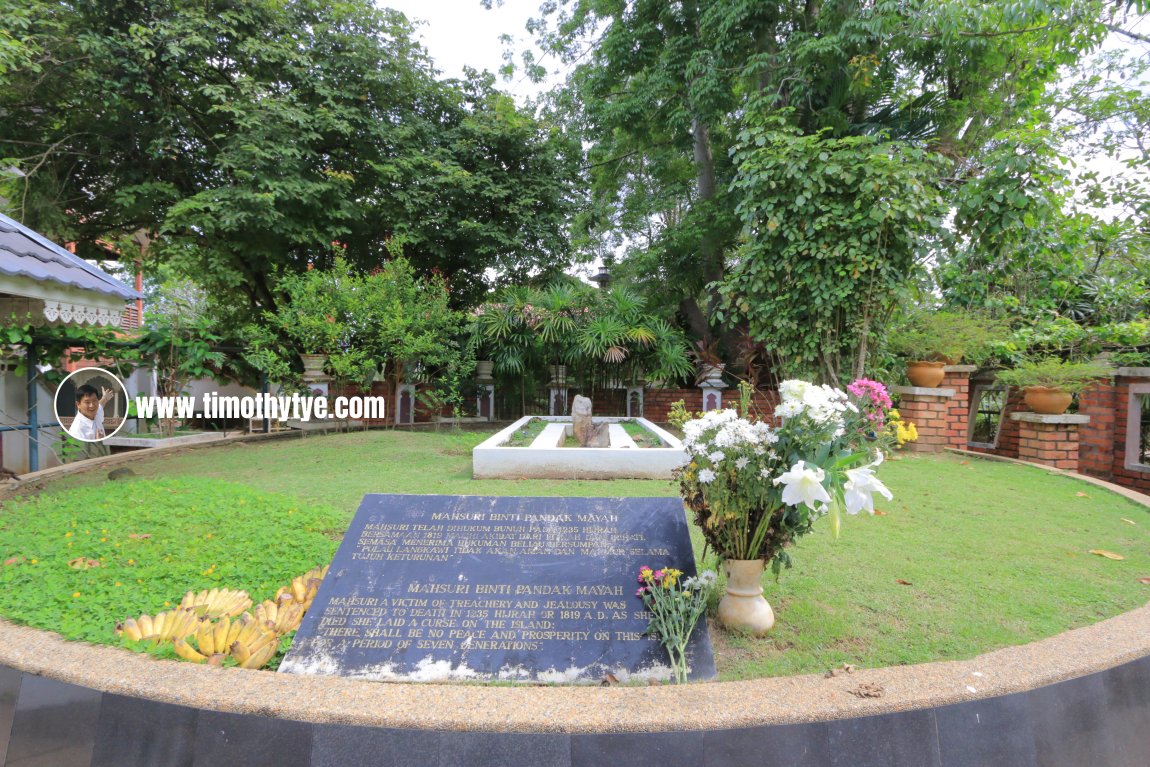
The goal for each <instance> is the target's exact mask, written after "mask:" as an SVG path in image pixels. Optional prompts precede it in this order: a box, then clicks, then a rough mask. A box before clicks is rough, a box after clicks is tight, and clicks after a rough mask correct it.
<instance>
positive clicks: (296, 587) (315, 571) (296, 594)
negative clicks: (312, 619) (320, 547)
mask: <svg viewBox="0 0 1150 767" xmlns="http://www.w3.org/2000/svg"><path fill="white" fill-rule="evenodd" d="M327 571H328V566H327V565H324V566H323V567H313V568H312V569H311V570H308V571H307V572H306V573H304V574H303V575H297V576H296V577H294V578H292V581H291V583H289V584H288V585H287V586H281V587H280V589H279V591H277V592H276V595H275V602H276V603H280V600H281V599H282V598H283V597H285V596H290V597H291V598H292V600H293V601H295V602H298V603H299V604H301V605H303V609H304V610H305V611H306V610H307V609H308V608H309V607H311V603H312V601H313V600H314V599H315V594H316V592H317V591H318V590H319V584H320V583H321V582H322V581H323V579H324V577H325V576H326V575H327Z"/></svg>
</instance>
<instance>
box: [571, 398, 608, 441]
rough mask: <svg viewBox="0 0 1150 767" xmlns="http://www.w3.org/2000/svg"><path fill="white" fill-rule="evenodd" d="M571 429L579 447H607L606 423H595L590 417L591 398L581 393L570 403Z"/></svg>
mask: <svg viewBox="0 0 1150 767" xmlns="http://www.w3.org/2000/svg"><path fill="white" fill-rule="evenodd" d="M571 431H572V433H574V435H575V439H576V440H578V442H579V446H580V447H609V446H610V444H611V436H610V432H609V431H608V427H607V424H605V423H600V424H596V423H595V421H594V420H593V419H592V418H591V400H589V399H588V398H587V397H584V396H583V395H581V394H577V395H575V400H574V402H572V403H571Z"/></svg>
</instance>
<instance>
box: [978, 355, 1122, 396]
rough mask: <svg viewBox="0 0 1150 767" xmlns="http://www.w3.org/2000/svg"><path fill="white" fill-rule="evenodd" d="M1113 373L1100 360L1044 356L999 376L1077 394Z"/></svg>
mask: <svg viewBox="0 0 1150 767" xmlns="http://www.w3.org/2000/svg"><path fill="white" fill-rule="evenodd" d="M1110 375H1111V370H1110V368H1109V367H1108V366H1107V365H1103V364H1100V363H1097V362H1067V361H1066V360H1063V359H1060V358H1058V357H1042V358H1039V359H1036V360H1028V361H1026V362H1023V363H1021V364H1019V365H1016V366H1015V367H1013V368H1011V369H1010V370H1002V371H1000V372H999V373H998V376H997V380H998V382H999V383H1003V384H1006V385H1007V386H1014V387H1017V388H1023V387H1026V386H1045V387H1046V388H1048V389H1061V390H1062V391H1064V392H1067V393H1068V394H1078V393H1079V392H1081V391H1083V390H1084V389H1086V388H1088V387H1089V386H1090V385H1091V384H1092V383H1094V382H1095V381H1097V380H1099V379H1102V378H1107V377H1109V376H1110Z"/></svg>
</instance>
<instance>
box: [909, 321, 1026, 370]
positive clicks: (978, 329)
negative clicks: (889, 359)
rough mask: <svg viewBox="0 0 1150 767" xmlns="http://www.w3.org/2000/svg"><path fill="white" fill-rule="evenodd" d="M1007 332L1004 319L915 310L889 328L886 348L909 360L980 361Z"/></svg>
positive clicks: (996, 345)
mask: <svg viewBox="0 0 1150 767" xmlns="http://www.w3.org/2000/svg"><path fill="white" fill-rule="evenodd" d="M1009 334H1010V330H1009V328H1008V327H1007V326H1006V324H1005V323H1003V322H1001V321H998V320H994V319H991V318H989V317H982V316H978V315H975V314H970V313H963V312H949V311H937V312H919V313H917V314H914V315H911V317H910V318H909V319H908V320H907V321H906V322H905V323H904V324H902V325H900V326H898V327H896V328H894V329H893V330H891V333H890V340H889V343H888V348H889V349H890V351H892V352H894V353H895V354H900V355H903V356H904V357H906V358H907V359H910V360H931V361H937V360H943V361H951V362H953V363H955V364H957V363H958V362H959V361H960V360H961V361H963V362H966V363H969V364H973V365H980V364H982V363H983V362H985V361H986V360H987V359H989V358H990V356H991V355H992V354H993V353H994V351H995V350H996V348H997V347H998V345H999V344H1001V343H1003V342H1004V341H1005V340H1006V339H1007V338H1008V337H1009Z"/></svg>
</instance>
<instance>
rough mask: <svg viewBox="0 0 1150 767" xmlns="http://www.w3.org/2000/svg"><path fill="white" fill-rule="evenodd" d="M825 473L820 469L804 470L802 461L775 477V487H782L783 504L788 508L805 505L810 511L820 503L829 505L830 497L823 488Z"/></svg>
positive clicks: (804, 466) (804, 464)
mask: <svg viewBox="0 0 1150 767" xmlns="http://www.w3.org/2000/svg"><path fill="white" fill-rule="evenodd" d="M825 478H826V472H824V471H823V470H822V469H821V468H819V467H817V466H816V467H815V468H814V469H808V468H806V463H805V462H804V461H799V462H797V463H796V464H795V465H794V466H792V467H791V470H790V471H787V472H783V473H782V474H781V475H779V476H778V477H775V479H774V484H775V485H780V484H781V485H783V503H785V504H786V505H788V506H798V505H799V504H800V503H805V504H806V505H807V506H808V507H809V508H811V509H817V508H818V504H820V503H830V500H831V496H830V494H829V493H827V489H826V488H825V487H823V480H824V479H825Z"/></svg>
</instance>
